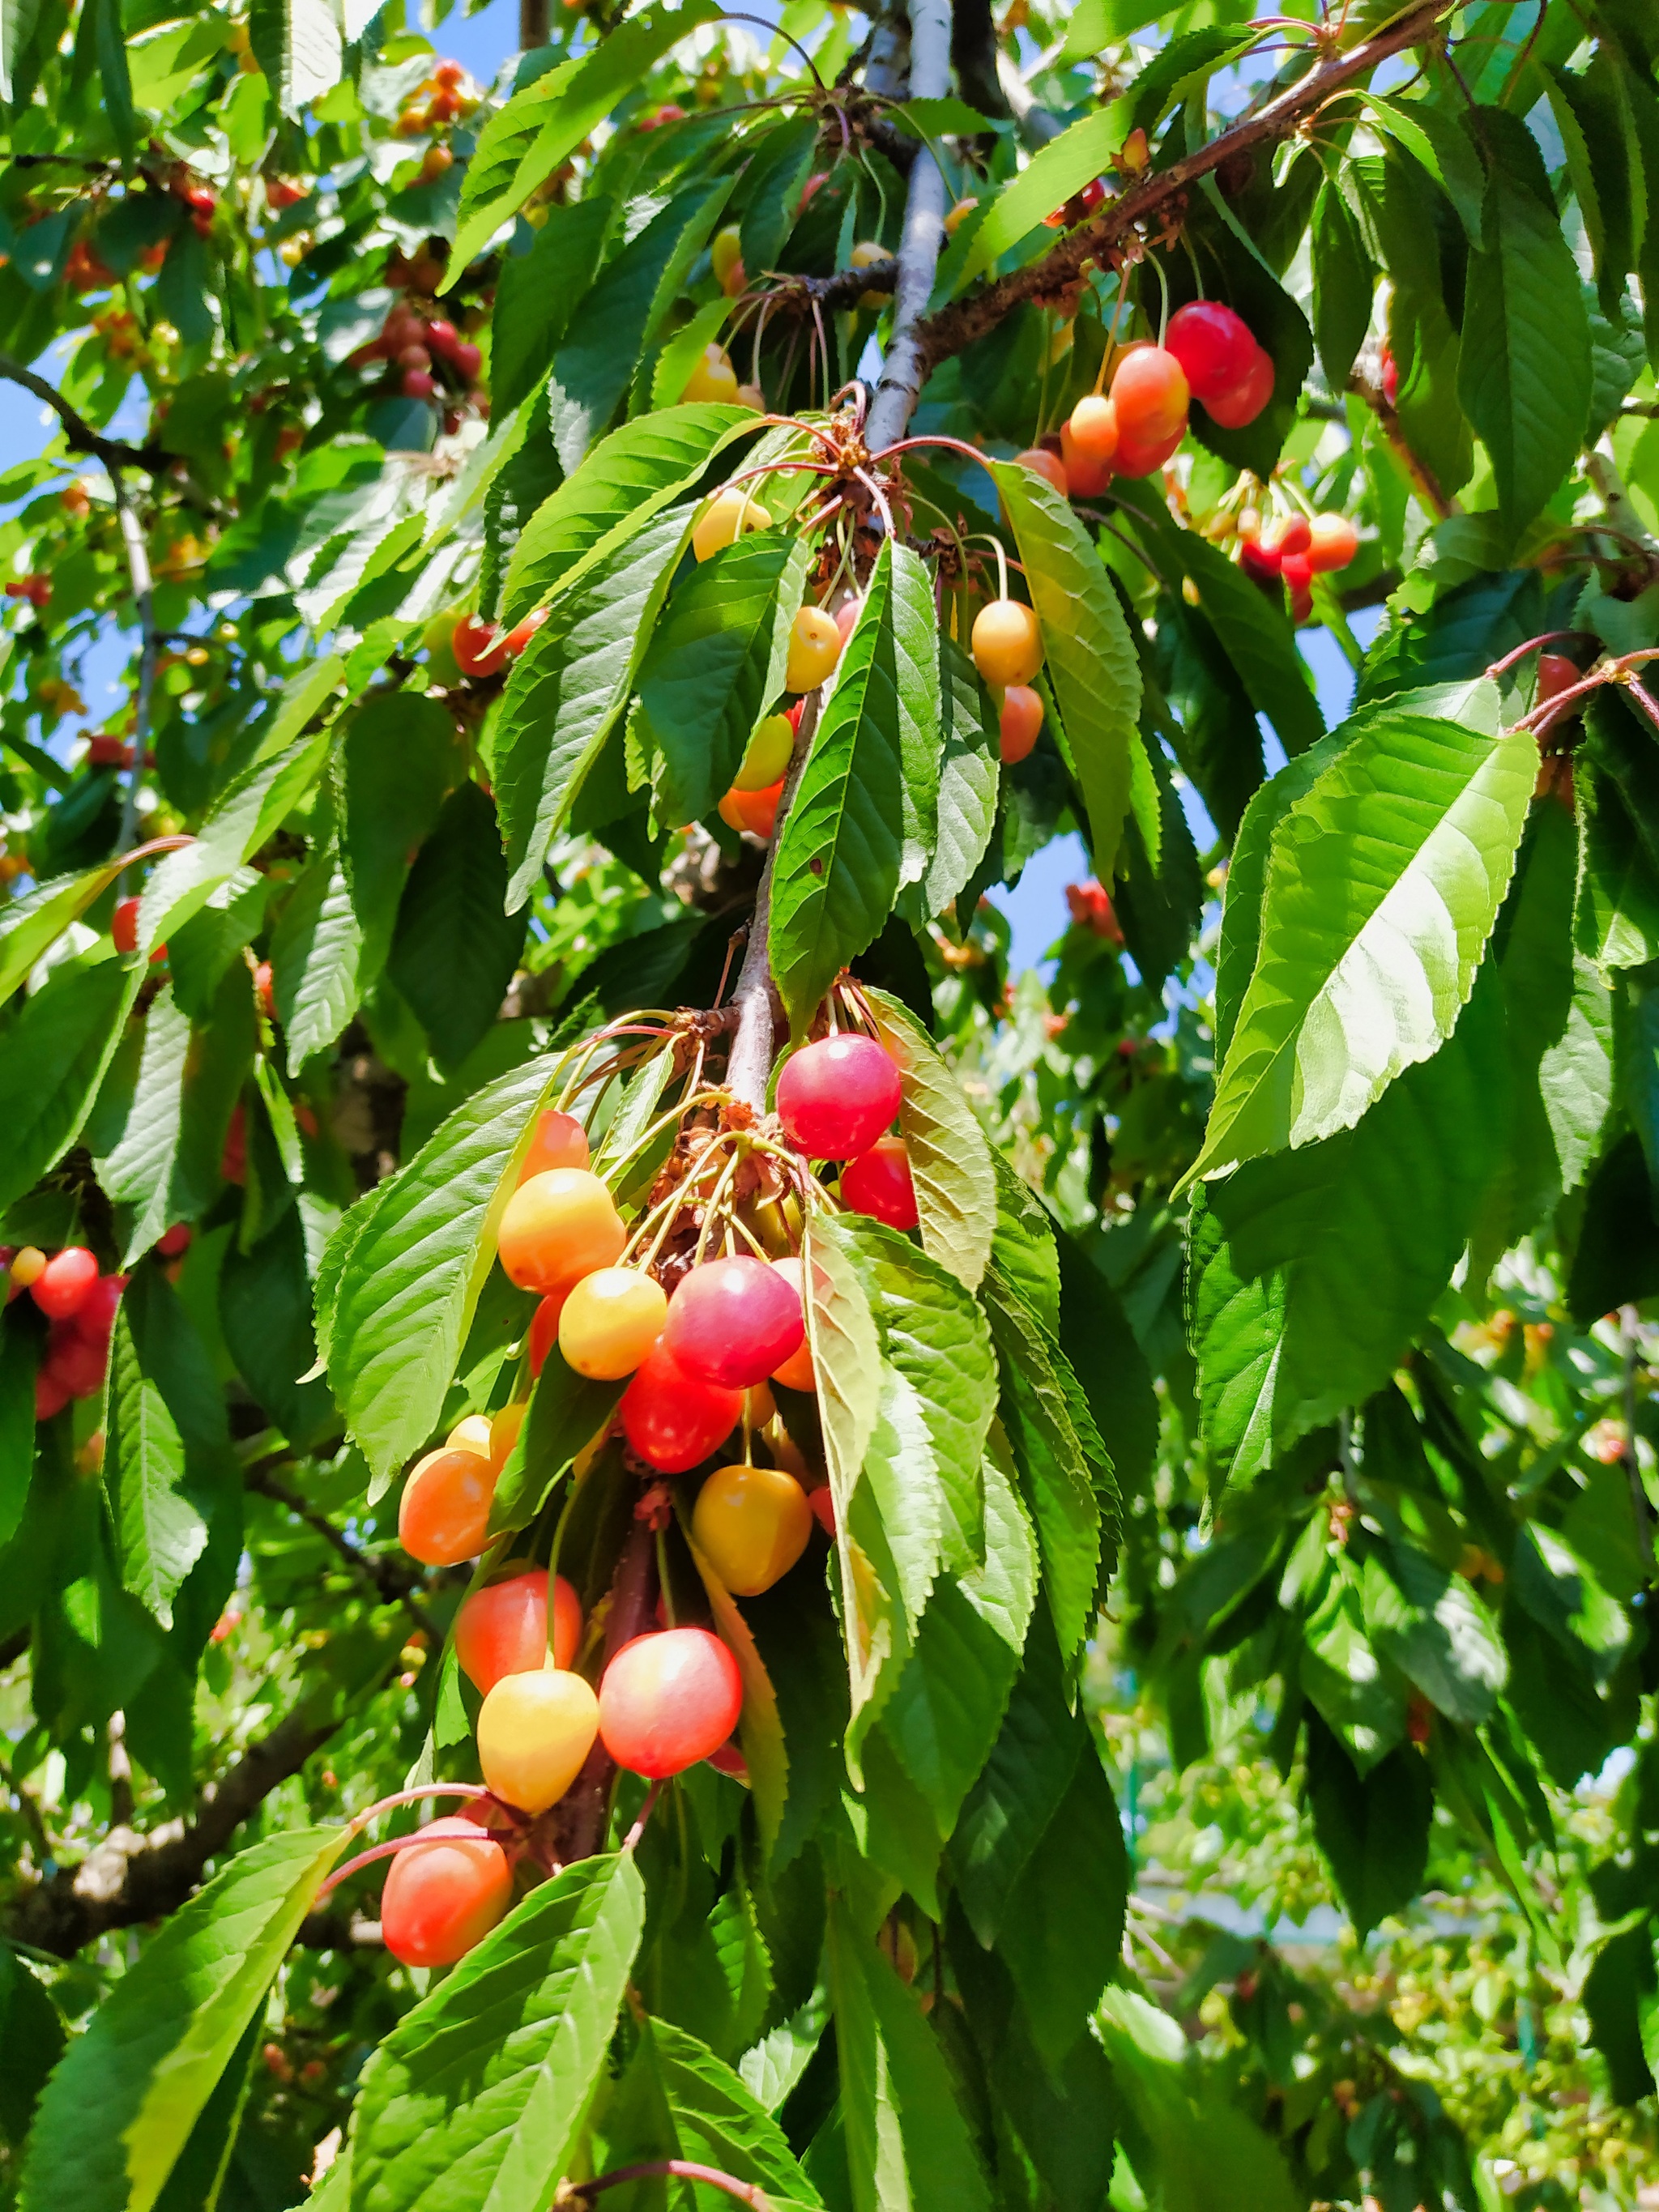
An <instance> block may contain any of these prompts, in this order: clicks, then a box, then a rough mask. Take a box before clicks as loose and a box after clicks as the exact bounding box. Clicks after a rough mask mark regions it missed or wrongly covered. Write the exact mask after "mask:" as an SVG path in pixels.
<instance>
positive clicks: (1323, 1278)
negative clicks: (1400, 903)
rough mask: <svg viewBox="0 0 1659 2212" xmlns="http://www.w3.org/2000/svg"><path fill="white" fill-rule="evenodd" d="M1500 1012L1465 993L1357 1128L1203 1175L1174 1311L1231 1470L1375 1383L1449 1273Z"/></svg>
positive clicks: (1491, 1104) (1493, 1078) (1500, 1111)
mask: <svg viewBox="0 0 1659 2212" xmlns="http://www.w3.org/2000/svg"><path fill="white" fill-rule="evenodd" d="M1505 1073H1506V1071H1505V1066H1504V1037H1503V1031H1502V1027H1501V1023H1500V1021H1499V1020H1498V1007H1497V1006H1496V1004H1495V1001H1494V1000H1493V999H1492V996H1491V995H1490V994H1485V993H1480V992H1477V994H1476V995H1475V998H1474V1000H1473V1001H1472V1003H1471V1005H1470V1006H1469V1007H1468V1010H1467V1012H1465V1014H1464V1016H1463V1018H1462V1021H1460V1023H1459V1024H1458V1026H1457V1029H1456V1030H1455V1032H1454V1034H1453V1036H1452V1038H1451V1040H1450V1042H1449V1043H1447V1044H1446V1045H1444V1046H1443V1047H1442V1048H1441V1049H1440V1051H1439V1052H1437V1054H1435V1055H1434V1057H1433V1058H1432V1059H1431V1060H1425V1061H1423V1062H1421V1063H1420V1064H1419V1066H1416V1067H1413V1068H1411V1069H1408V1070H1407V1073H1405V1075H1403V1076H1402V1077H1401V1079H1400V1080H1399V1081H1398V1082H1397V1083H1395V1084H1394V1085H1391V1086H1390V1088H1389V1091H1387V1092H1386V1093H1385V1094H1384V1095H1383V1097H1382V1098H1381V1099H1379V1100H1378V1102H1377V1103H1376V1105H1375V1106H1373V1107H1372V1108H1371V1109H1370V1112H1369V1113H1368V1114H1366V1115H1364V1118H1363V1119H1362V1120H1361V1121H1359V1123H1358V1125H1357V1127H1354V1128H1352V1129H1351V1130H1347V1131H1345V1132H1344V1133H1341V1134H1340V1135H1339V1136H1335V1137H1332V1138H1328V1139H1326V1140H1325V1141H1324V1142H1323V1143H1322V1144H1318V1145H1311V1146H1306V1147H1304V1149H1302V1150H1301V1151H1298V1152H1285V1153H1280V1154H1278V1155H1276V1156H1274V1157H1273V1158H1267V1159H1261V1160H1255V1161H1251V1162H1249V1163H1248V1164H1246V1165H1245V1166H1243V1167H1242V1168H1240V1169H1239V1170H1237V1173H1236V1174H1234V1175H1231V1176H1227V1177H1225V1178H1224V1179H1220V1180H1218V1181H1216V1182H1211V1183H1207V1184H1206V1185H1205V1186H1204V1195H1203V1198H1202V1200H1201V1201H1200V1206H1199V1208H1198V1210H1197V1211H1196V1212H1195V1213H1194V1220H1193V1226H1192V1231H1191V1238H1190V1254H1189V1263H1188V1264H1189V1269H1190V1273H1189V1280H1188V1315H1189V1326H1190V1331H1191V1336H1192V1340H1193V1345H1194V1350H1195V1352H1196V1353H1197V1357H1198V1363H1199V1388H1200V1404H1201V1407H1202V1409H1203V1422H1204V1436H1205V1441H1206V1445H1207V1447H1208V1449H1209V1450H1210V1453H1211V1455H1212V1458H1213V1459H1214V1461H1215V1462H1216V1464H1217V1466H1218V1468H1220V1469H1221V1470H1222V1472H1223V1473H1224V1474H1231V1477H1232V1479H1233V1480H1244V1479H1246V1478H1248V1477H1249V1476H1252V1475H1255V1474H1259V1473H1260V1472H1261V1469H1262V1468H1266V1467H1267V1466H1268V1465H1270V1464H1271V1463H1272V1462H1273V1460H1274V1459H1275V1458H1276V1457H1277V1456H1278V1455H1279V1453H1280V1452H1281V1451H1282V1450H1283V1449H1284V1448H1285V1446H1286V1445H1287V1444H1289V1443H1292V1442H1294V1440H1295V1439H1296V1438H1297V1437H1300V1436H1304V1435H1306V1434H1307V1433H1308V1431H1310V1430H1311V1429H1313V1428H1316V1427H1317V1426H1318V1425H1319V1424H1320V1423H1321V1422H1322V1421H1326V1420H1329V1419H1332V1418H1333V1417H1334V1415H1335V1414H1336V1413H1339V1412H1340V1410H1341V1409H1342V1407H1345V1406H1349V1405H1356V1404H1359V1403H1362V1402H1363V1401H1364V1400H1365V1399H1367V1398H1369V1397H1370V1395H1372V1394H1373V1393H1374V1392H1375V1391H1376V1390H1379V1389H1382V1387H1383V1384H1384V1383H1386V1382H1387V1381H1388V1379H1389V1376H1390V1375H1391V1374H1392V1372H1393V1371H1394V1369H1395V1365H1396V1364H1397V1363H1398V1362H1399V1360H1400V1359H1401V1358H1402V1357H1403V1356H1404V1353H1405V1352H1406V1349H1407V1345H1408V1344H1409V1342H1410V1340H1411V1339H1412V1337H1413V1334H1415V1333H1416V1332H1417V1331H1418V1330H1419V1328H1421V1327H1422V1326H1423V1324H1424V1322H1425V1321H1426V1320H1427V1318H1428V1314H1429V1310H1430V1308H1431V1306H1432V1305H1433V1304H1434V1302H1435V1300H1436V1299H1437V1297H1439V1295H1440V1293H1441V1291H1443V1289H1444V1288H1445V1286H1446V1284H1447V1282H1448V1281H1449V1279H1450V1277H1451V1274H1452V1271H1453V1269H1454V1268H1455V1266H1456V1265H1457V1261H1458V1259H1459V1257H1460V1255H1462V1250H1463V1247H1464V1244H1465V1242H1466V1241H1467V1239H1468V1236H1469V1234H1470V1232H1471V1231H1472V1230H1473V1229H1474V1225H1475V1223H1476V1221H1477V1219H1478V1218H1479V1216H1480V1206H1481V1201H1482V1200H1483V1198H1484V1196H1485V1194H1486V1188H1487V1187H1488V1185H1489V1183H1490V1181H1491V1178H1492V1175H1493V1173H1494V1171H1495V1170H1496V1169H1497V1167H1498V1163H1499V1160H1500V1159H1501V1158H1502V1154H1503V1145H1504V1120H1505V1113H1504V1109H1505V1107H1506V1104H1507V1099H1506V1096H1505Z"/></svg>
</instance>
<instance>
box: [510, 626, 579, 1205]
mask: <svg viewBox="0 0 1659 2212" xmlns="http://www.w3.org/2000/svg"><path fill="white" fill-rule="evenodd" d="M551 612H552V609H551V608H550V607H537V608H535V609H534V610H533V611H532V612H531V613H529V614H527V615H526V617H525V618H524V620H523V621H522V622H521V623H519V624H518V625H517V626H516V628H514V629H510V630H508V632H507V659H509V660H516V659H518V657H519V655H520V653H522V652H523V651H524V649H525V647H526V646H527V645H528V644H529V642H530V641H531V639H532V637H534V636H535V635H536V633H537V631H538V629H540V628H541V626H542V624H543V623H544V622H545V621H546V620H547V617H548V616H549V615H550V613H551ZM566 1118H567V1119H568V1116H567V1117H566ZM580 1164H581V1165H582V1166H583V1167H586V1164H587V1162H586V1159H585V1158H584V1159H583V1160H582V1161H581V1163H580Z"/></svg>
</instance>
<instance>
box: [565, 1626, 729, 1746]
mask: <svg viewBox="0 0 1659 2212" xmlns="http://www.w3.org/2000/svg"><path fill="white" fill-rule="evenodd" d="M741 1711H743V1677H742V1675H741V1674H739V1673H738V1662H737V1661H736V1660H735V1659H734V1658H733V1657H732V1653H731V1652H730V1651H729V1650H727V1648H726V1645H725V1644H722V1643H721V1642H720V1638H719V1637H718V1636H711V1635H710V1634H709V1632H708V1630H707V1629H706V1628H665V1629H662V1630H660V1631H659V1632H657V1633H656V1634H654V1635H646V1636H636V1637H635V1638H634V1641H633V1642H632V1643H631V1644H623V1648H622V1650H620V1651H619V1652H618V1653H617V1656H616V1657H615V1658H614V1659H613V1660H612V1661H611V1664H610V1665H609V1666H608V1667H607V1668H605V1679H604V1680H602V1681H601V1682H600V1684H599V1734H600V1735H601V1737H602V1738H603V1739H604V1741H605V1749H606V1750H607V1751H608V1752H609V1753H611V1757H612V1759H615V1760H616V1762H617V1765H618V1766H624V1767H626V1768H627V1769H628V1771H629V1773H630V1774H643V1775H645V1776H646V1777H647V1778H648V1779H649V1780H651V1781H653V1782H656V1781H660V1780H662V1779H663V1778H664V1777H665V1776H667V1775H670V1774H683V1773H684V1771H685V1769H686V1768H687V1767H688V1766H695V1765H696V1764H697V1762H698V1760H699V1759H707V1758H708V1756H709V1755H710V1753H713V1752H716V1751H718V1750H719V1749H720V1746H721V1745H722V1744H723V1743H724V1742H725V1741H726V1738H727V1737H728V1736H729V1735H731V1733H732V1729H734V1728H736V1726H737V1724H738V1715H739V1713H741Z"/></svg>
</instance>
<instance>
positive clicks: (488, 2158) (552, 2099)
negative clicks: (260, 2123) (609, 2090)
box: [350, 1851, 645, 2212]
mask: <svg viewBox="0 0 1659 2212" xmlns="http://www.w3.org/2000/svg"><path fill="white" fill-rule="evenodd" d="M644 1923H645V1889H644V1886H643V1884H642V1883H641V1881H640V1877H639V1874H638V1872H637V1870H636V1869H635V1864H634V1858H633V1854H632V1853H631V1852H629V1851H623V1852H617V1853H610V1854H606V1855H603V1856H601V1857H595V1858H588V1859H582V1860H580V1861H579V1862H578V1863H576V1864H574V1865H573V1866H568V1867H567V1868H566V1869H564V1871H563V1872H562V1874H558V1875H555V1876H554V1878H553V1880H552V1881H549V1882H544V1884H543V1885H542V1887H540V1888H538V1889H534V1890H532V1892H531V1893H530V1895H529V1896H528V1897H526V1898H525V1899H523V1901H522V1902H521V1903H520V1905H517V1906H516V1907H515V1908H514V1909H513V1911H512V1912H510V1913H509V1914H508V1915H507V1918H506V1919H505V1920H504V1921H502V1922H501V1925H500V1926H499V1927H498V1928H496V1929H493V1930H492V1931H491V1933H490V1934H489V1935H488V1936H485V1938H484V1940H483V1942H482V1943H480V1944H479V1945H478V1946H477V1948H476V1949H474V1950H472V1951H470V1952H469V1953H468V1954H467V1955H466V1957H465V1959H464V1960H462V1961H461V1963H460V1965H459V1966H458V1967H456V1969H455V1970H454V1972H453V1973H451V1974H450V1975H449V1976H448V1977H447V1978H446V1979H445V1980H444V1981H442V1982H441V1983H440V1984H438V1986H437V1987H436V1988H435V1989H434V1990H432V1991H431V1992H430V1993H429V1994H428V1996H426V1997H424V1998H423V1999H422V2002H420V2003H419V2004H417V2005H416V2007H415V2008H414V2010H413V2011H412V2012H409V2013H405V2014H404V2017H403V2018H402V2020H400V2021H398V2025H397V2026H396V2027H394V2028H393V2029H392V2033H391V2034H390V2035H388V2036H387V2037H386V2040H385V2041H384V2042H383V2043H382V2044H381V2045H380V2048H379V2049H378V2050H377V2051H375V2053H374V2057H372V2058H371V2059H370V2061H369V2063H368V2066H367V2067H366V2068H365V2069H364V2071H363V2076H362V2089H361V2090H360V2092H359V2095H358V2102H357V2109H356V2125H355V2130H354V2134H353V2139H352V2151H351V2197H350V2204H351V2212H484V2208H485V2207H489V2208H491V2212H494V2208H496V2207H501V2208H503V2212H504V2208H506V2207H507V2206H523V2207H525V2208H526V2212H528V2208H530V2207H533V2206H537V2205H544V2204H545V2203H547V2202H548V2200H549V2198H550V2197H551V2196H552V2194H553V2191H554V2187H555V2185H556V2183H557V2182H558V2180H559V2179H560V2177H561V2175H562V2173H563V2172H564V2171H565V2166H566V2162H567V2160H568V2159H569V2157H570V2154H571V2152H572V2150H573V2149H574V2145H575V2142H576V2138H577V2134H578V2130H580V2126H581V2124H582V2120H583V2117H584V2114H585V2113H586V2109H587V2104H588V2100H589V2099H590V2097H591V2096H592V2092H593V2089H594V2087H595V2085H596V2084H597V2082H598V2081H599V2075H600V2073H601V2070H602V2069H603V2067H604V2065H605V2053H606V2051H607V2050H608V2049H609V2047H610V2043H611V2033H612V2031H613V2029H614V2027H615V2025H616V2018H617V2007H618V2005H619V2004H620V2003H621V2002H622V1998H623V1991H624V1990H625V1989H626V1987H627V1985H628V1973H629V1967H630V1966H631V1965H632V1964H633V1960H634V1954H635V1950H636V1949H637V1948H638V1947H639V1941H640V1935H641V1929H642V1928H643V1926H644Z"/></svg>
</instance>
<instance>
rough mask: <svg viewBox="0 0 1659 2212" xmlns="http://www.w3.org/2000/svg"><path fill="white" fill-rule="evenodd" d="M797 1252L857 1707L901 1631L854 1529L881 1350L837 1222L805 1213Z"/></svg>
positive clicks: (876, 1400) (871, 1431) (874, 1416)
mask: <svg viewBox="0 0 1659 2212" xmlns="http://www.w3.org/2000/svg"><path fill="white" fill-rule="evenodd" d="M802 1250H803V1259H804V1262H805V1268H804V1279H805V1283H806V1285H807V1297H806V1301H805V1305H806V1332H807V1338H808V1341H809V1342H810V1343H811V1347H812V1366H813V1370H814V1374H815V1376H816V1378H817V1389H818V1417H819V1419H820V1420H821V1422H822V1424H823V1455H824V1463H825V1466H826V1468H827V1469H828V1471H829V1489H830V1494H831V1497H832V1498H833V1499H834V1501H835V1516H836V1556H837V1559H838V1560H839V1562H840V1567H841V1589H842V1634H843V1636H844V1637H845V1639H846V1644H847V1663H848V1674H849V1676H850V1678H851V1682H852V1695H853V1702H854V1707H855V1708H856V1707H857V1706H858V1705H859V1704H860V1703H861V1702H862V1701H863V1699H866V1698H867V1696H868V1695H869V1693H870V1691H871V1689H872V1686H873V1684H874V1681H875V1679H876V1677H877V1676H878V1674H879V1673H880V1671H881V1668H882V1667H883V1665H884V1663H885V1662H886V1661H887V1660H888V1659H889V1658H890V1656H892V1640H893V1638H894V1635H895V1634H896V1633H898V1634H901V1635H902V1634H903V1632H904V1626H903V1618H902V1613H900V1614H899V1615H898V1618H897V1625H896V1626H895V1618H894V1607H893V1604H892V1601H891V1600H890V1597H889V1596H888V1594H887V1592H886V1591H885V1590H884V1588H883V1586H882V1585H881V1583H879V1582H878V1579H877V1577H876V1574H875V1571H874V1570H873V1569H872V1566H871V1565H870V1562H869V1561H868V1560H867V1559H866V1556H865V1554H864V1553H863V1551H862V1550H861V1548H860V1546H859V1544H858V1542H857V1541H856V1540H855V1538H854V1534H853V1529H852V1506H853V1499H854V1495H855V1493H856V1490H857V1486H858V1481H859V1476H860V1471H861V1469H862V1468H863V1466H864V1456H865V1453H866V1450H867V1449H869V1444H870V1439H871V1437H872V1435H873V1434H874V1432H875V1426H876V1419H877V1413H878V1406H879V1378H880V1365H881V1347H880V1343H879V1340H878V1337H877V1334H876V1324H875V1318H874V1316H873V1315H872V1313H871V1310H870V1301H869V1298H868V1297H866V1293H865V1290H864V1286H863V1285H862V1283H861V1282H860V1279H859V1275H858V1272H857V1270H856V1269H855V1268H854V1265H853V1261H852V1255H850V1253H848V1251H847V1250H846V1249H845V1247H844V1244H843V1242H842V1238H841V1237H840V1236H839V1235H838V1234H837V1233H836V1224H835V1222H834V1221H833V1220H827V1219H825V1218H823V1217H811V1218H809V1219H808V1222H807V1225H806V1232H805V1237H804V1239H803V1245H802Z"/></svg>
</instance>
